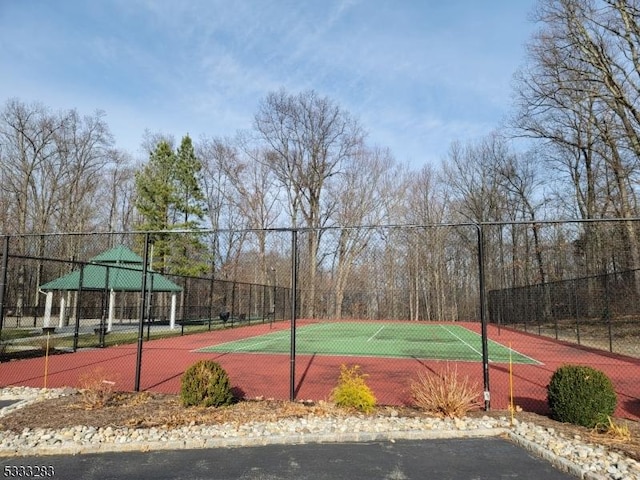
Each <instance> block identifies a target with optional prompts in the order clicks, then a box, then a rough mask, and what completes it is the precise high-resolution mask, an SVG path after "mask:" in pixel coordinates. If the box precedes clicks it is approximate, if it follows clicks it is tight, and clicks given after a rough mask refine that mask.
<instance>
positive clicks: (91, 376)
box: [78, 367, 116, 410]
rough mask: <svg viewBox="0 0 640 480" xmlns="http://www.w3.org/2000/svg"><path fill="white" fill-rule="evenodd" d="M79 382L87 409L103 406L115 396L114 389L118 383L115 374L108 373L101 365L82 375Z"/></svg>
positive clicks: (83, 402)
mask: <svg viewBox="0 0 640 480" xmlns="http://www.w3.org/2000/svg"><path fill="white" fill-rule="evenodd" d="M110 379H111V380H110ZM78 383H79V385H80V395H81V396H82V404H83V405H84V408H85V409H86V410H93V409H96V408H102V407H104V406H105V405H107V404H108V403H109V401H110V400H111V399H112V398H113V396H114V391H113V390H114V387H115V384H116V382H115V381H114V376H113V374H111V375H110V374H108V373H107V372H106V371H105V370H104V369H103V368H101V367H98V368H95V369H93V370H91V371H90V372H87V373H83V374H82V375H80V377H79V378H78Z"/></svg>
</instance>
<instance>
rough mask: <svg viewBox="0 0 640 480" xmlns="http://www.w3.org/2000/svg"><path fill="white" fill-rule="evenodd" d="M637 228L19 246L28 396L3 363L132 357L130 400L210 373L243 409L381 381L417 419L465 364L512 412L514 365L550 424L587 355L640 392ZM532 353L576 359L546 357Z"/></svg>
mask: <svg viewBox="0 0 640 480" xmlns="http://www.w3.org/2000/svg"><path fill="white" fill-rule="evenodd" d="M638 225H640V224H638V223H636V222H635V221H626V222H621V221H618V222H614V221H603V222H555V223H551V222H550V223H541V222H536V223H522V222H513V223H499V224H498V223H495V224H481V225H480V224H456V225H425V226H384V227H358V228H325V229H321V230H303V229H300V230H289V229H281V230H260V231H251V230H247V231H215V232H213V231H212V232H140V233H118V234H90V235H81V234H78V235H30V236H10V237H4V238H3V239H2V240H3V245H2V248H3V251H2V268H1V271H0V281H1V282H2V285H1V287H2V288H0V295H1V298H0V321H1V323H0V343H1V345H2V351H1V352H0V353H1V355H2V360H3V362H4V363H3V366H2V368H3V372H4V374H3V378H4V380H3V381H4V382H5V384H11V382H14V383H15V382H20V381H22V380H21V379H22V378H23V377H21V376H20V375H18V374H17V373H15V371H16V370H17V368H18V367H17V366H13V365H12V362H5V361H6V360H12V359H18V358H25V357H31V356H35V357H37V356H41V355H42V354H43V353H42V352H43V347H44V345H45V342H47V348H52V349H53V350H55V352H56V353H58V352H77V354H82V355H85V356H84V357H82V358H83V359H84V360H83V361H84V362H85V363H86V364H87V365H93V363H94V361H95V359H96V355H98V353H95V352H102V353H101V354H102V355H105V356H106V355H107V354H108V352H110V351H112V350H114V349H116V348H121V349H122V348H125V347H126V346H127V345H128V346H129V347H126V348H129V350H127V352H128V353H127V355H129V356H130V357H131V358H132V359H133V357H135V362H134V361H133V360H127V363H126V365H124V364H123V365H124V366H121V367H118V368H121V372H120V374H121V375H122V376H124V377H126V378H128V379H129V380H127V381H124V380H123V382H122V385H121V387H122V388H124V389H136V390H137V389H151V390H153V389H161V390H162V389H165V390H167V391H173V392H174V393H175V391H177V387H176V385H178V382H179V377H180V375H181V373H182V372H183V371H184V369H185V368H186V367H188V366H189V365H190V364H191V363H193V362H194V361H195V360H196V359H198V358H203V357H206V358H214V359H216V360H218V361H220V362H221V363H222V364H223V366H225V368H228V369H229V370H230V371H231V372H233V373H234V374H235V375H236V377H235V379H236V382H237V384H238V387H239V388H241V389H242V390H243V391H244V393H245V394H246V395H249V396H253V395H255V396H265V397H275V398H286V397H289V398H316V399H318V398H327V397H328V396H329V395H330V391H331V388H332V387H333V386H335V381H336V380H337V376H338V374H339V366H340V364H345V363H346V364H358V365H361V366H362V367H363V369H364V371H365V373H367V374H370V378H371V382H372V384H373V385H374V386H375V391H376V394H377V396H378V400H379V402H380V403H390V404H392V403H410V402H411V398H410V383H411V380H412V379H413V378H415V374H416V373H417V372H418V371H419V370H420V369H424V368H426V369H428V370H429V371H431V372H437V371H439V368H440V367H441V366H442V365H444V364H449V363H455V364H456V365H457V366H458V367H459V369H460V372H461V373H464V374H466V375H469V376H470V378H471V380H473V381H474V382H477V384H478V388H479V394H480V396H479V398H480V401H482V399H484V401H485V407H487V408H488V406H489V402H490V401H493V405H494V406H496V407H498V408H500V407H502V408H504V407H506V405H507V404H508V402H509V401H510V400H509V398H508V395H509V394H508V391H507V388H506V386H505V385H506V383H505V382H506V376H505V375H506V373H505V372H506V371H507V369H508V368H510V367H508V365H509V363H510V362H511V361H512V360H513V359H514V358H515V360H516V363H517V362H522V364H523V365H524V366H522V367H519V368H522V369H523V370H526V371H527V372H528V373H526V374H523V377H526V378H527V380H526V381H524V380H523V383H522V386H521V388H522V389H523V390H524V389H530V391H528V393H526V394H524V393H522V394H521V395H520V396H521V397H522V398H523V399H524V398H525V397H526V398H529V397H531V398H529V400H531V402H530V404H531V405H534V407H535V406H536V405H537V407H540V404H541V403H543V401H544V399H543V397H544V385H546V383H545V382H547V381H548V377H549V376H550V374H551V373H552V370H553V368H554V365H559V364H561V363H570V362H572V361H576V358H578V357H577V356H576V355H575V352H576V350H571V348H574V347H576V348H583V347H590V348H592V349H595V351H596V353H597V352H600V351H601V352H603V353H608V354H611V353H615V354H624V355H627V356H629V357H628V358H627V357H625V359H626V363H624V362H622V363H621V364H620V365H616V366H613V367H611V368H613V369H614V370H612V371H611V372H612V373H613V374H614V376H616V375H617V376H618V377H620V378H621V379H623V378H629V377H630V376H634V375H637V373H638V372H637V371H636V369H637V368H638V366H639V362H638V361H636V360H635V359H637V358H638V357H639V355H638V351H637V347H638V337H639V336H640V328H638V326H639V323H638V304H639V302H638V300H640V295H639V285H640V281H639V279H640V277H639V273H638V272H639V270H638V268H635V267H640V264H638V263H636V260H637V259H636V254H635V253H633V250H634V249H635V250H636V251H637V250H638V248H637V244H636V243H634V242H635V237H634V233H635V230H636V229H637V227H638ZM638 261H640V260H638ZM518 332H523V333H524V336H518V335H517V334H518ZM531 335H536V336H538V335H540V336H541V337H545V338H547V337H548V340H545V341H549V342H562V344H563V345H569V346H570V347H571V348H569V349H566V350H559V349H558V348H555V347H554V348H548V344H545V345H546V346H544V347H535V348H534V342H531V340H530V336H531ZM239 342H240V343H239ZM557 345H560V344H559V343H558V344H557ZM536 348H537V350H536ZM551 350H553V351H557V352H562V353H558V355H559V356H558V357H555V358H551V357H549V356H548V355H549V354H548V352H549V351H551ZM92 352H93V353H92ZM134 354H136V355H134ZM125 356H126V355H124V354H123V355H122V357H123V358H124V357H125ZM74 358H76V357H74ZM78 358H80V357H78ZM127 358H128V357H127ZM629 359H631V360H630V361H629ZM122 361H123V362H124V360H122ZM582 361H584V362H593V363H598V360H597V358H595V357H594V359H586V358H585V359H584V360H582ZM108 365H109V368H111V369H116V366H115V365H116V361H115V360H112V361H111V363H109V364H108ZM623 369H627V370H626V371H625V370H623ZM133 372H135V382H134V384H133V385H132V384H131V380H130V379H131V378H133V376H134V375H133ZM611 372H608V373H611ZM14 373H15V374H14ZM24 378H27V377H24ZM28 378H32V377H28ZM56 378H58V377H56ZM534 378H535V382H534V380H533V379H534ZM58 381H59V382H63V381H67V382H70V381H71V380H69V379H68V378H66V379H64V380H63V375H62V373H60V377H59V380H58ZM34 382H36V380H34ZM614 382H617V380H616V379H615V378H614ZM621 382H622V380H621V381H620V382H618V384H619V385H618V386H620V389H621V390H620V391H621V392H623V395H624V398H626V399H629V402H630V403H629V405H631V407H628V408H627V407H625V408H627V412H631V413H630V415H631V416H633V415H640V400H638V398H637V397H638V396H640V395H639V392H636V391H635V390H634V388H635V387H633V386H631V387H628V386H625V385H622V383H621ZM533 383H536V385H535V386H532V385H533ZM624 389H627V390H624ZM517 390H518V386H517V385H516V391H517ZM623 390H624V391H623ZM636 390H637V389H636ZM483 392H484V395H483ZM527 395H528V397H527ZM533 397H535V399H534V398H533ZM534 400H535V402H538V403H537V404H536V403H535V402H534ZM522 403H526V402H525V401H524V400H523V402H522ZM538 410H540V408H538Z"/></svg>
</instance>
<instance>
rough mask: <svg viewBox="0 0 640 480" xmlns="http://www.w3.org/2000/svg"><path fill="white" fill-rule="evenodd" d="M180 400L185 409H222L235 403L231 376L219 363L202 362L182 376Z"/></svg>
mask: <svg viewBox="0 0 640 480" xmlns="http://www.w3.org/2000/svg"><path fill="white" fill-rule="evenodd" d="M180 400H181V401H182V405H184V406H185V407H192V406H198V407H222V406H225V405H231V404H232V403H233V402H234V396H233V392H232V390H231V383H230V381H229V375H228V374H227V372H226V371H225V369H224V368H222V367H221V366H220V364H219V363H216V362H213V361H211V360H200V361H198V362H196V363H194V364H193V365H191V366H190V367H189V368H188V369H187V370H186V371H185V372H184V374H183V375H182V379H181V387H180Z"/></svg>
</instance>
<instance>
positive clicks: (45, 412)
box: [0, 393, 640, 461]
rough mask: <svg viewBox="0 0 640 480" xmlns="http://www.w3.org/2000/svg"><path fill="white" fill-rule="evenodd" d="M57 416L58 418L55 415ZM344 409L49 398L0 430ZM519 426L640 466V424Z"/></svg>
mask: <svg viewBox="0 0 640 480" xmlns="http://www.w3.org/2000/svg"><path fill="white" fill-rule="evenodd" d="M52 412H55V414H52ZM352 413H353V412H350V411H348V410H345V409H341V408H339V407H336V406H335V405H333V404H331V403H326V402H319V403H301V402H288V401H275V400H243V401H240V402H238V403H236V404H234V405H231V406H228V407H220V408H196V407H190V408H185V407H183V406H182V405H181V403H180V400H179V397H178V396H176V395H163V394H155V393H114V394H111V395H109V396H106V397H104V398H96V397H95V396H87V395H83V394H82V393H77V394H75V395H69V396H65V397H60V398H56V399H49V400H44V401H40V402H36V403H34V404H31V405H28V406H26V407H24V408H22V409H19V410H15V411H13V412H11V413H9V414H8V415H7V416H5V417H2V418H0V429H1V430H11V431H14V432H20V431H22V430H23V429H24V428H27V427H28V428H52V429H57V428H63V427H72V426H75V425H86V426H94V427H97V428H99V427H107V426H111V427H114V428H115V427H130V428H150V427H165V428H167V427H169V428H170V427H180V426H185V425H190V424H193V425H199V424H204V425H215V424H222V423H227V422H228V423H233V424H236V425H241V424H243V423H247V422H251V421H264V422H275V421H277V420H280V419H284V418H300V417H307V416H309V415H315V416H319V417H333V418H340V417H343V416H347V415H351V414H352ZM392 414H393V415H396V414H398V415H401V416H407V417H419V416H429V415H428V414H426V413H424V412H421V411H420V410H417V409H415V408H410V407H385V406H379V407H377V408H376V410H375V411H374V412H373V413H371V414H370V415H373V416H390V415H392ZM484 415H489V416H493V417H503V416H506V417H507V418H509V417H510V414H509V412H505V411H491V412H484V411H479V410H478V411H472V412H469V414H468V416H470V417H478V416H480V417H481V416H484ZM515 418H516V419H517V420H519V421H523V422H530V423H535V424H537V425H540V426H543V427H548V428H554V429H555V431H556V432H558V433H562V434H564V435H565V436H566V437H568V438H573V437H574V436H575V435H579V436H580V437H581V438H582V439H583V440H585V441H588V442H592V443H597V444H602V445H606V446H607V447H608V448H610V449H614V450H617V451H619V452H622V453H624V454H625V455H627V456H629V457H631V458H634V459H636V460H638V461H640V425H639V424H638V423H637V422H630V421H625V420H615V422H616V424H619V425H626V426H628V428H629V431H630V433H631V439H630V440H623V439H619V438H616V437H615V436H613V435H612V434H611V433H598V432H596V431H593V430H590V429H587V428H583V427H578V426H575V425H569V424H562V423H559V422H556V421H554V420H552V419H550V418H548V417H545V416H542V415H538V414H535V413H529V412H518V413H516V414H515Z"/></svg>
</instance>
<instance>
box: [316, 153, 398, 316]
mask: <svg viewBox="0 0 640 480" xmlns="http://www.w3.org/2000/svg"><path fill="white" fill-rule="evenodd" d="M394 168H395V160H394V159H393V157H392V156H391V152H390V151H389V150H387V149H381V148H373V149H371V148H367V147H366V146H364V145H363V146H362V147H361V148H360V149H359V150H358V152H357V153H356V154H355V155H354V156H353V158H352V159H351V160H350V161H349V162H347V163H346V165H345V168H344V171H343V173H342V174H341V175H339V176H338V177H337V179H338V180H337V181H336V182H334V183H332V184H331V185H330V186H329V187H328V193H329V195H330V196H331V197H332V198H333V199H334V200H335V210H334V212H333V214H332V220H333V222H334V223H335V225H336V226H337V227H339V228H338V229H337V230H334V231H335V232H336V233H337V238H336V241H335V245H336V252H335V256H334V262H333V263H334V269H333V270H334V271H333V299H334V307H333V315H334V317H335V318H341V317H342V304H343V299H344V294H345V290H346V289H347V285H348V284H349V282H350V281H352V280H353V278H352V272H353V266H354V264H355V263H356V261H357V260H358V259H359V258H360V257H361V256H362V254H363V253H364V252H365V250H366V249H367V247H368V245H369V242H370V241H371V237H372V236H373V235H375V229H373V228H368V227H370V226H380V225H382V224H383V223H385V219H386V218H388V213H389V212H388V211H386V209H385V208H384V203H385V202H384V200H383V199H384V198H385V197H387V196H391V195H393V191H392V190H389V189H387V187H388V185H387V183H386V180H387V179H389V178H395V179H396V180H397V178H398V177H397V176H396V175H393V173H394ZM359 226H364V227H365V228H358V227H359Z"/></svg>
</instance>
